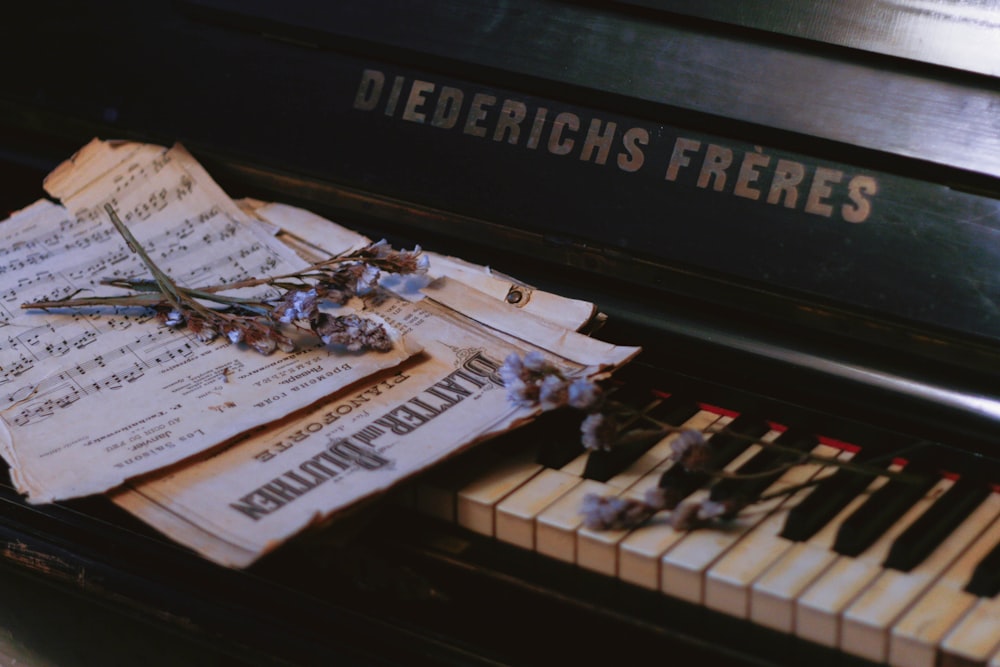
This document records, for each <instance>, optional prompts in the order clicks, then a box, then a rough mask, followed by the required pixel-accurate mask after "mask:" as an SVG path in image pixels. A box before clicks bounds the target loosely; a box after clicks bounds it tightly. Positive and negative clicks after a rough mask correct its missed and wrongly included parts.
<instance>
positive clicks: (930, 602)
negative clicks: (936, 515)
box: [889, 520, 1000, 667]
mask: <svg viewBox="0 0 1000 667" xmlns="http://www.w3.org/2000/svg"><path fill="white" fill-rule="evenodd" d="M998 541H1000V520H995V521H993V523H991V524H989V526H988V527H987V529H986V531H985V532H984V533H983V534H982V535H980V536H979V537H978V538H977V539H976V540H975V542H973V544H972V545H971V546H970V547H969V548H968V549H966V550H965V551H964V552H962V554H961V555H960V556H959V557H958V560H956V561H955V562H954V563H953V564H952V565H951V566H949V567H948V569H947V570H946V571H945V572H944V573H943V574H942V575H941V576H940V577H939V578H938V579H937V580H936V581H935V582H934V584H933V585H932V586H931V587H930V589H929V590H927V591H926V592H925V593H924V594H923V595H921V596H920V598H919V599H917V601H916V602H915V603H913V605H912V606H911V607H910V608H909V609H907V610H906V612H905V613H904V614H903V616H902V617H901V618H899V619H898V620H897V621H896V622H895V624H894V625H893V627H892V630H891V633H890V638H889V664H890V665H894V666H895V667H935V665H937V664H938V663H937V653H938V646H939V645H940V643H941V641H942V640H943V639H944V637H945V635H946V634H947V633H948V631H949V630H951V629H952V628H953V627H955V625H956V624H957V623H958V622H959V620H961V618H962V617H963V616H965V614H966V613H968V611H969V610H970V609H971V608H972V606H973V605H974V604H975V603H976V601H977V600H978V598H977V597H976V596H975V595H972V594H971V593H966V592H965V591H964V590H962V588H963V587H964V586H965V584H966V583H967V582H968V581H969V579H970V578H971V577H972V572H973V570H974V569H975V567H976V565H977V564H978V563H979V561H981V560H982V559H983V558H984V557H985V556H986V554H988V553H989V552H990V550H991V549H993V547H994V546H996V544H997V542H998Z"/></svg>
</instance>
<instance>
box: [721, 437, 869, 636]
mask: <svg viewBox="0 0 1000 667" xmlns="http://www.w3.org/2000/svg"><path fill="white" fill-rule="evenodd" d="M813 453H814V454H816V455H817V456H822V457H826V458H840V459H844V460H846V459H849V458H850V456H852V454H851V453H850V452H845V451H843V450H840V449H837V448H835V447H831V446H829V445H819V446H817V447H816V448H815V449H813ZM824 473H825V471H824ZM811 492H812V489H811V488H806V489H802V490H800V491H798V492H796V493H795V494H794V495H792V496H791V497H789V498H788V499H787V500H786V501H785V502H784V503H782V504H781V506H780V507H779V509H778V510H777V511H775V512H773V513H772V514H770V515H769V516H768V517H767V518H765V519H764V521H762V522H761V523H760V524H759V525H758V526H757V527H755V528H754V529H753V530H752V531H750V533H749V534H747V535H745V536H743V538H742V539H741V540H740V541H739V542H737V543H736V544H735V545H734V546H733V547H732V548H731V549H730V550H729V551H727V552H726V553H725V555H723V557H722V558H720V559H719V561H718V562H716V563H715V564H714V565H712V567H711V568H710V569H709V570H708V571H707V572H706V577H705V605H706V606H707V607H709V608H710V609H715V610H716V611H721V612H723V613H725V614H728V615H730V616H736V617H737V618H748V617H749V615H750V587H751V585H752V584H753V582H754V581H755V580H756V579H757V578H758V577H759V576H760V575H761V573H762V572H764V571H765V570H766V569H767V568H768V567H769V566H770V565H771V564H772V563H774V562H775V561H776V560H778V559H779V558H781V556H782V555H783V554H784V553H785V552H786V551H787V550H788V549H790V548H791V547H792V545H793V544H795V543H794V542H792V541H791V540H787V539H785V538H783V537H781V535H780V533H781V529H782V527H783V526H784V525H785V520H786V519H787V517H788V510H790V509H791V508H792V507H795V505H797V504H798V503H799V502H801V501H802V499H803V498H805V497H806V496H808V495H809V493H811Z"/></svg>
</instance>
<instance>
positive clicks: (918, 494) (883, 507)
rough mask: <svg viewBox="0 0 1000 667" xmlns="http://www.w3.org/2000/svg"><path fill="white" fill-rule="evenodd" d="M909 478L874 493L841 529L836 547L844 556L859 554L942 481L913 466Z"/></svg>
mask: <svg viewBox="0 0 1000 667" xmlns="http://www.w3.org/2000/svg"><path fill="white" fill-rule="evenodd" d="M904 472H910V473H911V475H910V476H908V477H907V478H905V479H891V480H889V481H888V482H886V483H885V484H883V485H882V487H881V488H879V489H878V490H877V491H875V492H874V493H872V494H871V495H870V496H869V497H868V499H867V500H865V502H863V503H862V504H861V506H860V507H858V508H857V509H856V510H855V511H854V512H852V513H851V515H850V516H848V517H847V518H846V519H845V520H844V522H843V523H842V524H841V525H840V527H839V528H838V529H837V536H836V537H835V538H834V541H833V550H834V551H836V552H837V553H839V554H841V555H843V556H857V555H858V554H860V553H861V552H862V551H864V550H865V549H867V548H868V547H870V546H871V545H872V543H874V542H875V540H877V539H878V538H879V537H881V536H882V535H884V534H885V532H886V531H887V530H888V529H889V528H890V527H891V526H892V525H893V524H894V523H896V522H897V521H899V519H900V517H902V516H903V514H905V513H906V511H907V510H909V509H910V508H911V507H913V505H914V504H915V503H916V502H917V501H918V500H920V499H921V498H923V497H924V496H925V495H926V494H927V492H928V491H930V489H931V487H933V486H934V484H935V483H936V482H937V481H938V477H937V476H936V475H932V474H929V473H927V472H917V473H915V474H913V472H912V471H911V470H910V466H907V467H906V469H905V470H904Z"/></svg>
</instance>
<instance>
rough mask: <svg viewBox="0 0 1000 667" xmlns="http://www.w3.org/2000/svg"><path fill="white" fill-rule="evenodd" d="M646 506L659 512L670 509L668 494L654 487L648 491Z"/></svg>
mask: <svg viewBox="0 0 1000 667" xmlns="http://www.w3.org/2000/svg"><path fill="white" fill-rule="evenodd" d="M646 504H647V505H649V506H650V507H655V508H656V509H658V510H662V509H670V508H669V507H668V506H667V505H668V498H667V492H666V491H665V490H664V489H662V488H660V487H659V486H654V487H653V488H651V489H647V490H646Z"/></svg>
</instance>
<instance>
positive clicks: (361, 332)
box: [311, 313, 392, 352]
mask: <svg viewBox="0 0 1000 667" xmlns="http://www.w3.org/2000/svg"><path fill="white" fill-rule="evenodd" d="M311 324H312V329H313V331H314V332H315V333H316V335H317V336H319V337H320V339H321V340H322V341H323V342H324V343H326V344H327V345H343V346H344V347H346V348H347V349H348V350H350V351H352V352H357V351H360V350H376V351H378V352H386V351H388V350H391V349H392V339H391V338H389V334H388V332H386V330H385V327H383V326H382V325H381V324H379V323H378V322H375V321H373V320H369V319H365V318H362V317H358V316H357V315H353V314H351V315H339V316H337V317H334V316H332V315H329V314H327V313H319V314H317V315H316V316H315V317H313V318H312V321H311Z"/></svg>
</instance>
